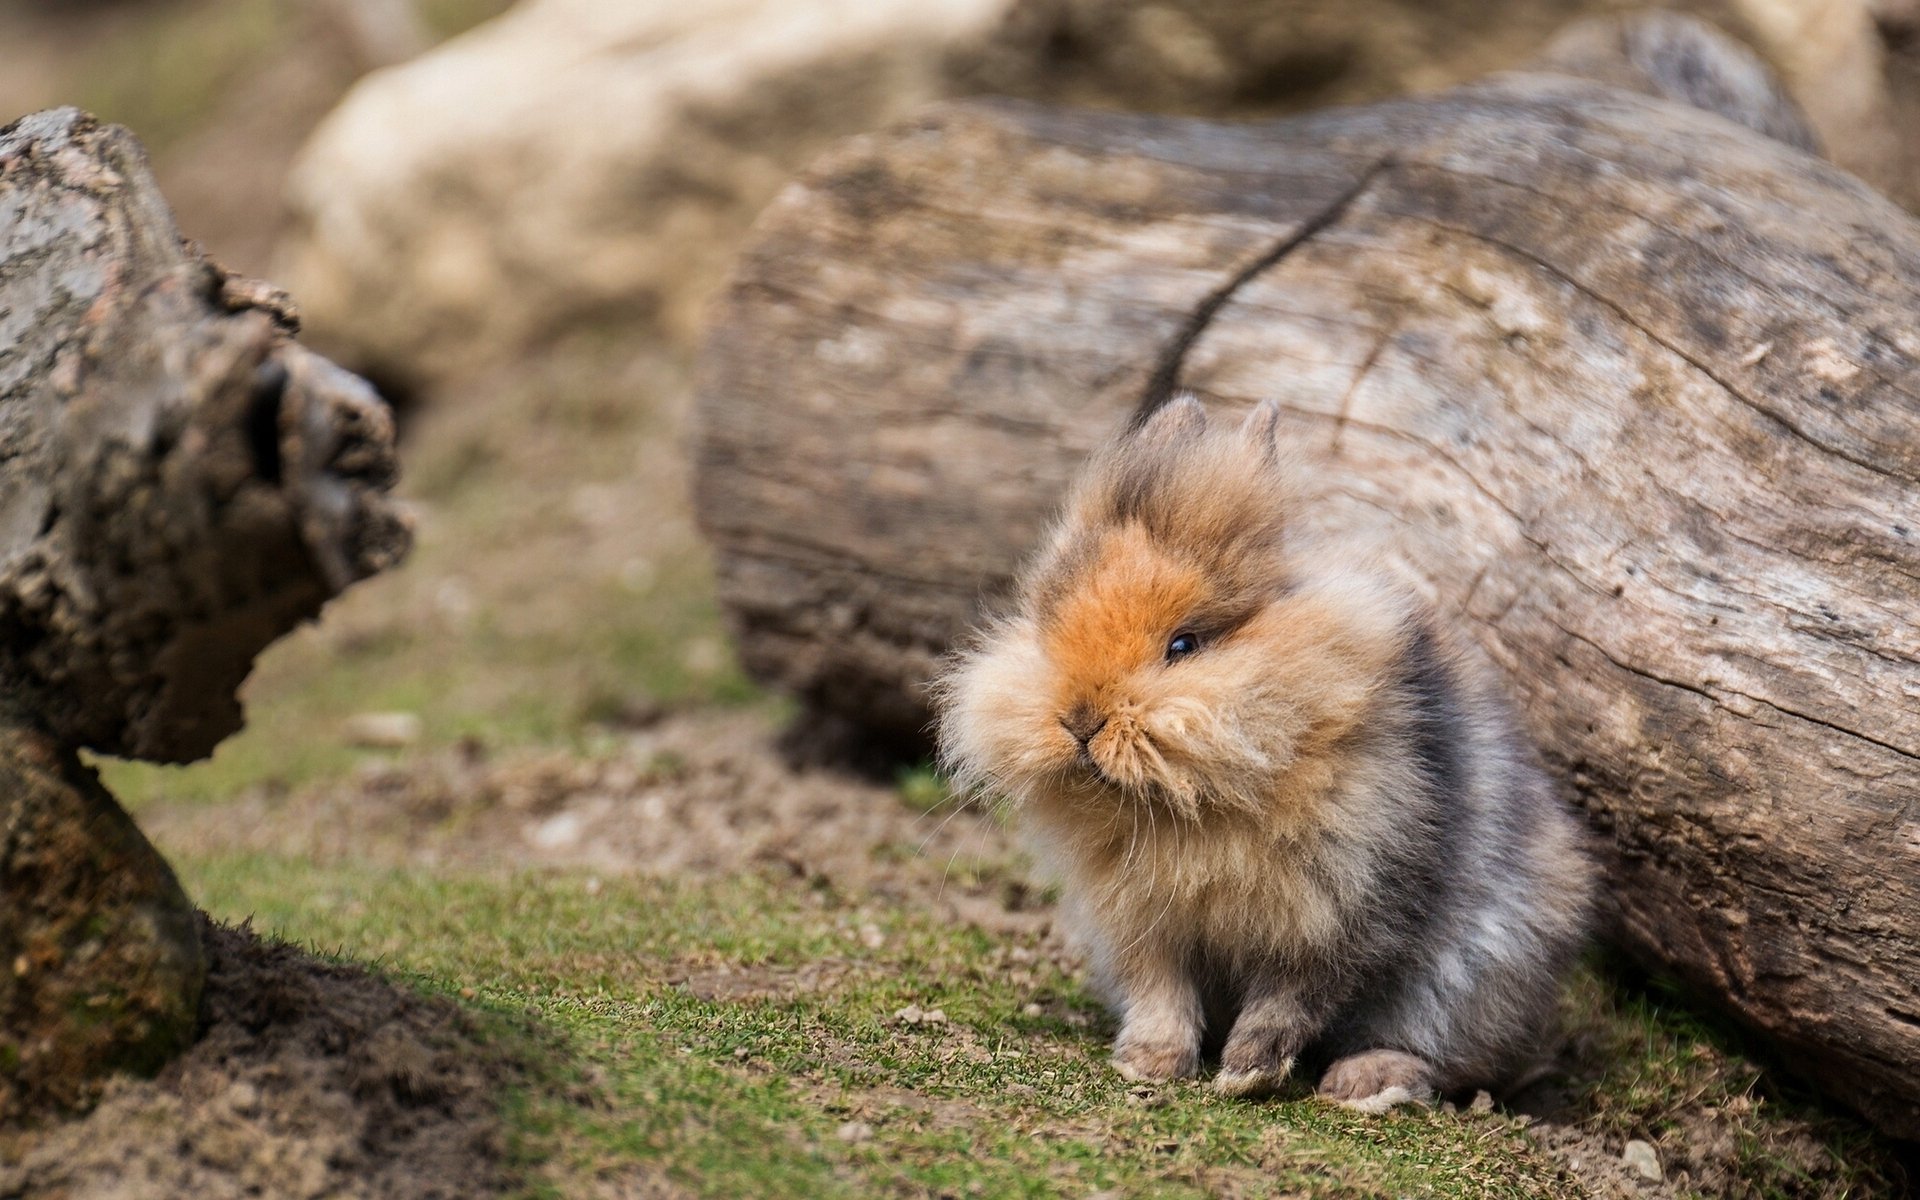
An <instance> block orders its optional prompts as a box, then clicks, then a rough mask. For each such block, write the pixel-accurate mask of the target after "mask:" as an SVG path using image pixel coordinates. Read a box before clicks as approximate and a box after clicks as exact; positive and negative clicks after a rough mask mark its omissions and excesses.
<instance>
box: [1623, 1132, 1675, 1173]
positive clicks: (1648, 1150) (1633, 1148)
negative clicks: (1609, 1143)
mask: <svg viewBox="0 0 1920 1200" xmlns="http://www.w3.org/2000/svg"><path fill="white" fill-rule="evenodd" d="M1620 1159H1621V1161H1622V1162H1625V1163H1626V1164H1627V1165H1628V1166H1629V1167H1632V1168H1633V1170H1634V1171H1635V1172H1636V1173H1637V1174H1638V1175H1639V1176H1640V1178H1642V1179H1644V1180H1646V1181H1647V1182H1648V1183H1659V1182H1660V1181H1661V1180H1662V1179H1664V1178H1666V1176H1665V1173H1664V1172H1662V1171H1661V1170H1660V1156H1659V1154H1657V1153H1655V1152H1654V1149H1653V1145H1652V1143H1649V1142H1643V1141H1641V1140H1640V1139H1639V1138H1635V1139H1634V1140H1632V1141H1630V1142H1628V1143H1627V1146H1626V1149H1625V1150H1622V1151H1621V1152H1620Z"/></svg>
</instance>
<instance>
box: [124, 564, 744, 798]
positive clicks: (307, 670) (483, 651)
mask: <svg viewBox="0 0 1920 1200" xmlns="http://www.w3.org/2000/svg"><path fill="white" fill-rule="evenodd" d="M583 601H584V602H582V601H576V603H577V604H578V605H579V609H580V611H579V612H578V613H577V619H575V620H572V621H569V622H567V623H566V624H565V625H564V626H561V627H556V628H544V629H535V630H531V631H526V630H514V629H511V628H505V627H503V626H502V625H500V624H496V623H494V622H492V621H490V620H487V619H486V618H484V617H483V618H481V619H478V620H476V621H475V622H474V624H473V625H472V626H471V627H469V628H467V629H465V630H463V631H461V632H460V633H459V634H458V635H457V636H449V635H448V633H447V632H446V631H445V630H436V629H432V628H420V627H414V628H409V627H406V626H404V625H394V626H392V627H390V628H387V629H383V630H381V631H379V632H378V633H377V634H376V635H374V636H371V637H367V638H364V639H361V638H356V639H346V640H327V639H323V638H321V637H320V636H318V635H317V634H316V632H315V631H312V630H305V631H302V632H301V633H300V634H298V635H296V636H295V637H293V638H290V639H288V640H287V641H286V642H284V643H282V644H281V645H279V646H276V647H274V648H273V649H272V650H270V651H269V652H268V654H267V656H265V658H264V660H263V664H262V667H261V675H262V682H263V683H264V684H265V687H263V688H262V687H254V688H250V692H254V691H264V692H265V693H266V695H265V696H264V697H260V696H255V695H251V694H250V695H249V696H248V701H249V705H248V707H249V721H248V726H247V728H246V729H245V730H243V731H242V732H240V733H239V734H237V735H235V736H234V737H232V738H229V739H228V740H227V741H226V742H224V743H222V744H221V746H220V748H219V749H218V750H216V751H215V752H214V754H213V757H212V758H211V759H209V760H208V761H206V762H204V763H198V764H193V765H190V766H186V767H163V766H155V765H152V764H147V763H134V762H119V761H103V762H102V763H100V764H99V765H100V767H101V771H102V775H103V777H104V778H105V780H106V783H107V786H108V787H109V788H110V789H112V790H113V792H114V793H115V794H116V795H117V796H119V797H120V798H121V799H122V801H123V802H124V803H126V804H127V806H128V807H129V808H130V809H132V810H134V811H136V812H137V811H139V810H140V808H142V807H143V806H144V805H146V804H148V803H151V802H153V801H154V800H155V799H157V798H160V797H165V798H167V799H169V800H174V801H179V800H188V801H197V802H204V803H215V802H218V801H220V800H223V799H227V798H230V797H231V796H233V795H234V794H235V793H237V792H238V791H240V790H241V789H243V788H246V787H251V786H259V785H269V786H274V787H297V786H299V785H302V784H305V783H309V782H312V781H314V780H319V779H327V778H334V777H338V776H341V775H344V774H346V773H347V772H349V771H351V770H352V769H353V767H354V766H355V765H356V764H358V763H359V762H361V761H363V760H364V759H365V758H366V756H367V751H366V750H364V749H361V748H358V747H355V746H353V745H351V744H350V743H349V741H348V740H347V737H346V728H347V724H348V721H349V720H350V718H352V717H353V716H354V715H355V714H358V713H365V712H396V711H397V712H410V713H414V714H416V715H418V716H419V717H420V719H421V725H422V731H423V732H422V738H421V745H420V748H421V749H432V748H434V747H438V746H447V745H452V744H454V743H456V742H459V741H461V740H463V739H477V740H479V741H481V742H483V743H485V744H487V745H497V746H566V747H571V748H582V747H584V746H585V745H586V744H587V742H588V741H589V740H590V739H591V738H592V737H593V736H594V735H595V732H596V731H597V730H599V729H601V728H603V727H604V726H605V725H606V724H607V723H608V722H611V721H615V720H617V719H618V717H619V715H620V713H621V712H622V711H623V710H625V709H628V708H634V707H645V706H654V705H664V706H668V707H678V706H686V705H711V704H721V705H741V704H753V703H761V702H762V700H763V694H762V693H761V692H760V691H759V690H758V689H756V688H755V687H754V686H753V685H752V684H751V683H749V682H748V681H747V679H746V677H745V676H744V675H743V674H742V673H741V671H740V669H739V667H738V665H737V663H736V662H735V661H734V659H733V658H732V656H731V653H730V652H727V651H726V650H725V646H726V643H725V641H724V639H723V638H722V637H721V635H720V618H719V613H718V610H717V608H716V607H715V605H714V601H713V599H712V584H711V581H710V580H709V578H708V576H707V569H706V565H705V562H704V560H702V559H700V558H698V557H697V556H686V557H683V558H681V559H679V560H677V561H675V562H673V563H670V564H668V566H667V567H666V568H665V569H664V570H663V571H662V573H661V575H660V576H659V578H658V579H657V580H656V581H654V582H653V583H652V584H650V585H649V586H648V587H647V588H646V589H644V590H643V591H640V592H637V593H636V592H630V591H627V590H625V589H621V588H618V587H613V586H607V587H602V588H599V589H597V591H596V592H595V593H593V594H591V595H589V596H587V597H584V598H583ZM696 643H699V644H702V645H705V646H711V647H713V648H715V649H717V650H719V651H720V653H718V654H717V655H716V656H715V657H714V658H713V661H711V662H696V663H693V664H689V662H688V661H687V649H688V647H689V646H692V645H695V644H696Z"/></svg>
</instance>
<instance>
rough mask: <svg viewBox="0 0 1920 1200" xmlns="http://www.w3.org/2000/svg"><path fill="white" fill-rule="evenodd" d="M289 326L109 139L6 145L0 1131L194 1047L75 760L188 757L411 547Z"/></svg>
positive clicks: (153, 892) (104, 815)
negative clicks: (356, 585) (216, 260)
mask: <svg viewBox="0 0 1920 1200" xmlns="http://www.w3.org/2000/svg"><path fill="white" fill-rule="evenodd" d="M293 332H294V321H293V317H292V312H291V308H290V306H289V304H288V302H287V300H286V297H284V296H282V295H280V294H278V293H276V292H274V291H273V290H272V289H270V288H267V287H265V286H264V285H260V284H253V283H248V282H246V281H242V280H238V279H234V278H232V277H230V276H228V275H226V274H225V273H224V272H222V271H220V270H219V269H218V268H216V267H213V266H212V265H211V264H209V263H208V262H206V260H205V259H203V258H202V257H201V255H200V254H199V253H198V251H197V250H195V249H193V248H192V247H191V246H189V245H187V244H186V243H184V242H183V241H182V240H181V237H180V234H179V232H178V230H177V229H176V228H175V227H174V224H173V218H172V216H171V214H170V213H169V212H168V210H167V207H166V205H165V202H164V201H163V200H162V199H161V198H160V194H159V191H158V189H157V188H156V186H155V185H154V182H153V179H152V176H151V174H150V173H149V171H148V169H147V166H146V162H145V159H144V156H143V155H142V153H141V151H140V149H139V146H138V145H137V143H135V141H134V140H133V138H132V137H131V136H130V135H129V134H127V133H126V132H125V131H124V130H121V129H118V128H115V127H111V126H101V125H99V124H97V123H96V122H94V121H93V119H92V118H90V117H87V116H85V115H83V114H81V113H79V112H77V111H74V110H71V109H66V110H59V111H55V112H47V113H41V114H38V115H36V116H32V117H28V118H25V119H23V120H21V121H18V122H16V123H14V124H12V125H10V126H7V127H6V128H5V129H0V1068H4V1069H0V1120H7V1119H11V1118H14V1117H17V1116H19V1115H20V1114H22V1113H23V1112H27V1111H30V1110H33V1109H35V1108H38V1107H41V1106H44V1105H49V1104H51V1105H58V1106H72V1105H75V1104H80V1103H84V1102H85V1100H86V1099H87V1098H88V1097H89V1096H90V1095H91V1094H92V1091H93V1089H94V1088H95V1087H96V1086H97V1080H98V1079H99V1077H100V1076H101V1075H102V1074H103V1073H104V1072H107V1071H110V1070H115V1069H121V1068H136V1069H137V1068H142V1067H152V1066H154V1065H157V1064H158V1063H159V1062H160V1061H163V1060H164V1059H165V1057H166V1056H167V1054H168V1053H170V1052H171V1051H172V1050H173V1049H175V1048H177V1047H179V1046H181V1045H184V1044H185V1042H186V1040H187V1039H188V1038H189V1037H190V1036H191V1033H192V1030H193V1024H194V1019H195V1014H196V1004H197V997H198V992H199V987H200V980H201V976H202V973H203V971H204V964H203V959H202V955H201V948H200V945H199V941H198V936H199V935H198V925H197V920H196V918H195V915H194V912H193V908H192V906H191V905H190V904H189V903H188V902H187V900H186V898H185V896H183V895H182V894H181V891H180V886H179V884H178V882H177V881H176V880H175V879H174V876H173V873H172V872H171V871H170V870H169V869H168V867H167V865H166V863H165V861H164V860H163V859H161V857H160V856H159V855H158V854H157V853H156V852H155V851H154V850H153V848H152V846H150V845H149V844H148V843H147V841H146V839H145V838H144V837H142V836H141V834H140V832H139V830H138V829H137V828H135V826H134V825H133V822H132V821H131V820H130V819H129V818H128V817H127V815H126V814H125V812H123V811H122V810H121V809H120V807H119V806H118V805H117V804H115V803H114V801H113V798H112V797H111V796H110V795H108V794H107V793H106V791H105V790H104V789H103V788H101V787H100V785H99V784H98V782H97V781H96V780H95V779H94V777H93V775H92V772H90V771H88V770H87V769H86V768H84V767H83V766H81V764H80V762H79V760H78V758H77V756H76V753H75V752H76V750H77V749H82V748H84V749H92V750H96V751H100V752H103V753H107V754H116V755H124V756H128V757H135V758H145V759H150V760H154V761H159V762H184V761H188V760H191V759H195V758H199V757H201V756H204V755H205V754H207V753H208V752H210V751H211V750H212V749H213V747H214V746H215V745H216V744H217V743H218V742H219V741H220V740H221V739H222V738H224V737H225V736H226V735H227V734H229V733H231V732H233V731H234V730H236V729H238V728H239V727H240V725H241V721H242V717H241V711H240V706H239V703H238V701H237V700H236V698H235V695H234V691H235V689H236V688H237V687H238V686H239V684H240V682H241V681H242V680H243V679H244V678H245V676H246V674H247V672H248V671H249V670H250V669H251V667H252V664H253V659H254V656H255V655H256V654H257V653H258V652H259V651H260V650H261V649H263V648H264V647H265V646H266V645H267V644H268V643H269V642H271V641H272V640H274V639H275V638H277V637H279V636H280V635H281V634H282V633H284V632H286V631H287V630H288V629H290V628H292V627H293V626H294V625H296V624H297V623H299V622H301V621H303V620H306V619H308V618H311V617H312V616H314V615H315V614H316V613H318V612H319V610H320V606H321V604H322V603H323V602H324V601H325V600H326V599H327V598H328V597H330V596H332V595H334V594H335V593H336V592H338V591H339V590H340V589H342V588H344V587H345V586H347V585H348V584H349V583H351V582H353V581H354V580H356V579H359V578H362V577H364V576H366V575H369V574H371V573H373V572H375V571H378V570H380V569H381V568H382V567H384V566H386V565H388V564H390V563H392V562H394V561H396V560H397V559H398V558H399V557H400V555H401V554H402V553H404V551H405V549H406V545H407V541H408V531H407V524H406V522H405V520H404V519H403V518H402V517H401V515H400V514H399V513H398V512H397V511H396V510H395V509H394V508H393V507H392V506H391V505H390V503H389V502H388V500H387V498H386V495H385V493H386V489H387V488H388V486H389V485H390V484H391V482H392V479H393V473H394V463H393V453H392V450H393V428H392V422H391V418H390V416H389V415H388V413H387V411H386V409H385V406H384V405H383V404H382V403H381V402H380V400H379V398H378V397H377V396H376V395H374V394H373V392H372V390H371V389H370V388H368V387H367V385H366V384H364V383H362V382H361V381H360V380H358V379H355V378H354V377H353V376H351V375H348V374H346V373H345V372H343V371H341V370H339V369H338V368H336V367H334V366H332V365H331V364H329V363H327V362H326V361H324V360H322V359H319V358H317V357H315V356H313V355H311V354H308V353H307V352H306V351H304V350H302V349H301V348H300V347H299V346H298V345H296V344H295V343H294V342H293V341H292V340H291V337H292V334H293Z"/></svg>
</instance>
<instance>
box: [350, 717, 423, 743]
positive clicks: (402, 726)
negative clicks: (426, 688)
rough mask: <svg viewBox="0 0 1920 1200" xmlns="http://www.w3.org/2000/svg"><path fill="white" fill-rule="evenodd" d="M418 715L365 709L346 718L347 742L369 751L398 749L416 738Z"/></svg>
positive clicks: (413, 741) (418, 734)
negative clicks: (367, 710) (366, 710)
mask: <svg viewBox="0 0 1920 1200" xmlns="http://www.w3.org/2000/svg"><path fill="white" fill-rule="evenodd" d="M420 731H421V725H420V716H419V714H418V713H410V712H369V713H359V714H357V715H355V716H351V717H348V718H347V741H348V742H350V743H351V744H353V745H355V746H360V747H364V748H365V749H369V750H400V749H404V748H405V747H408V746H411V745H413V744H414V743H415V742H417V741H419V740H420Z"/></svg>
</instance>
